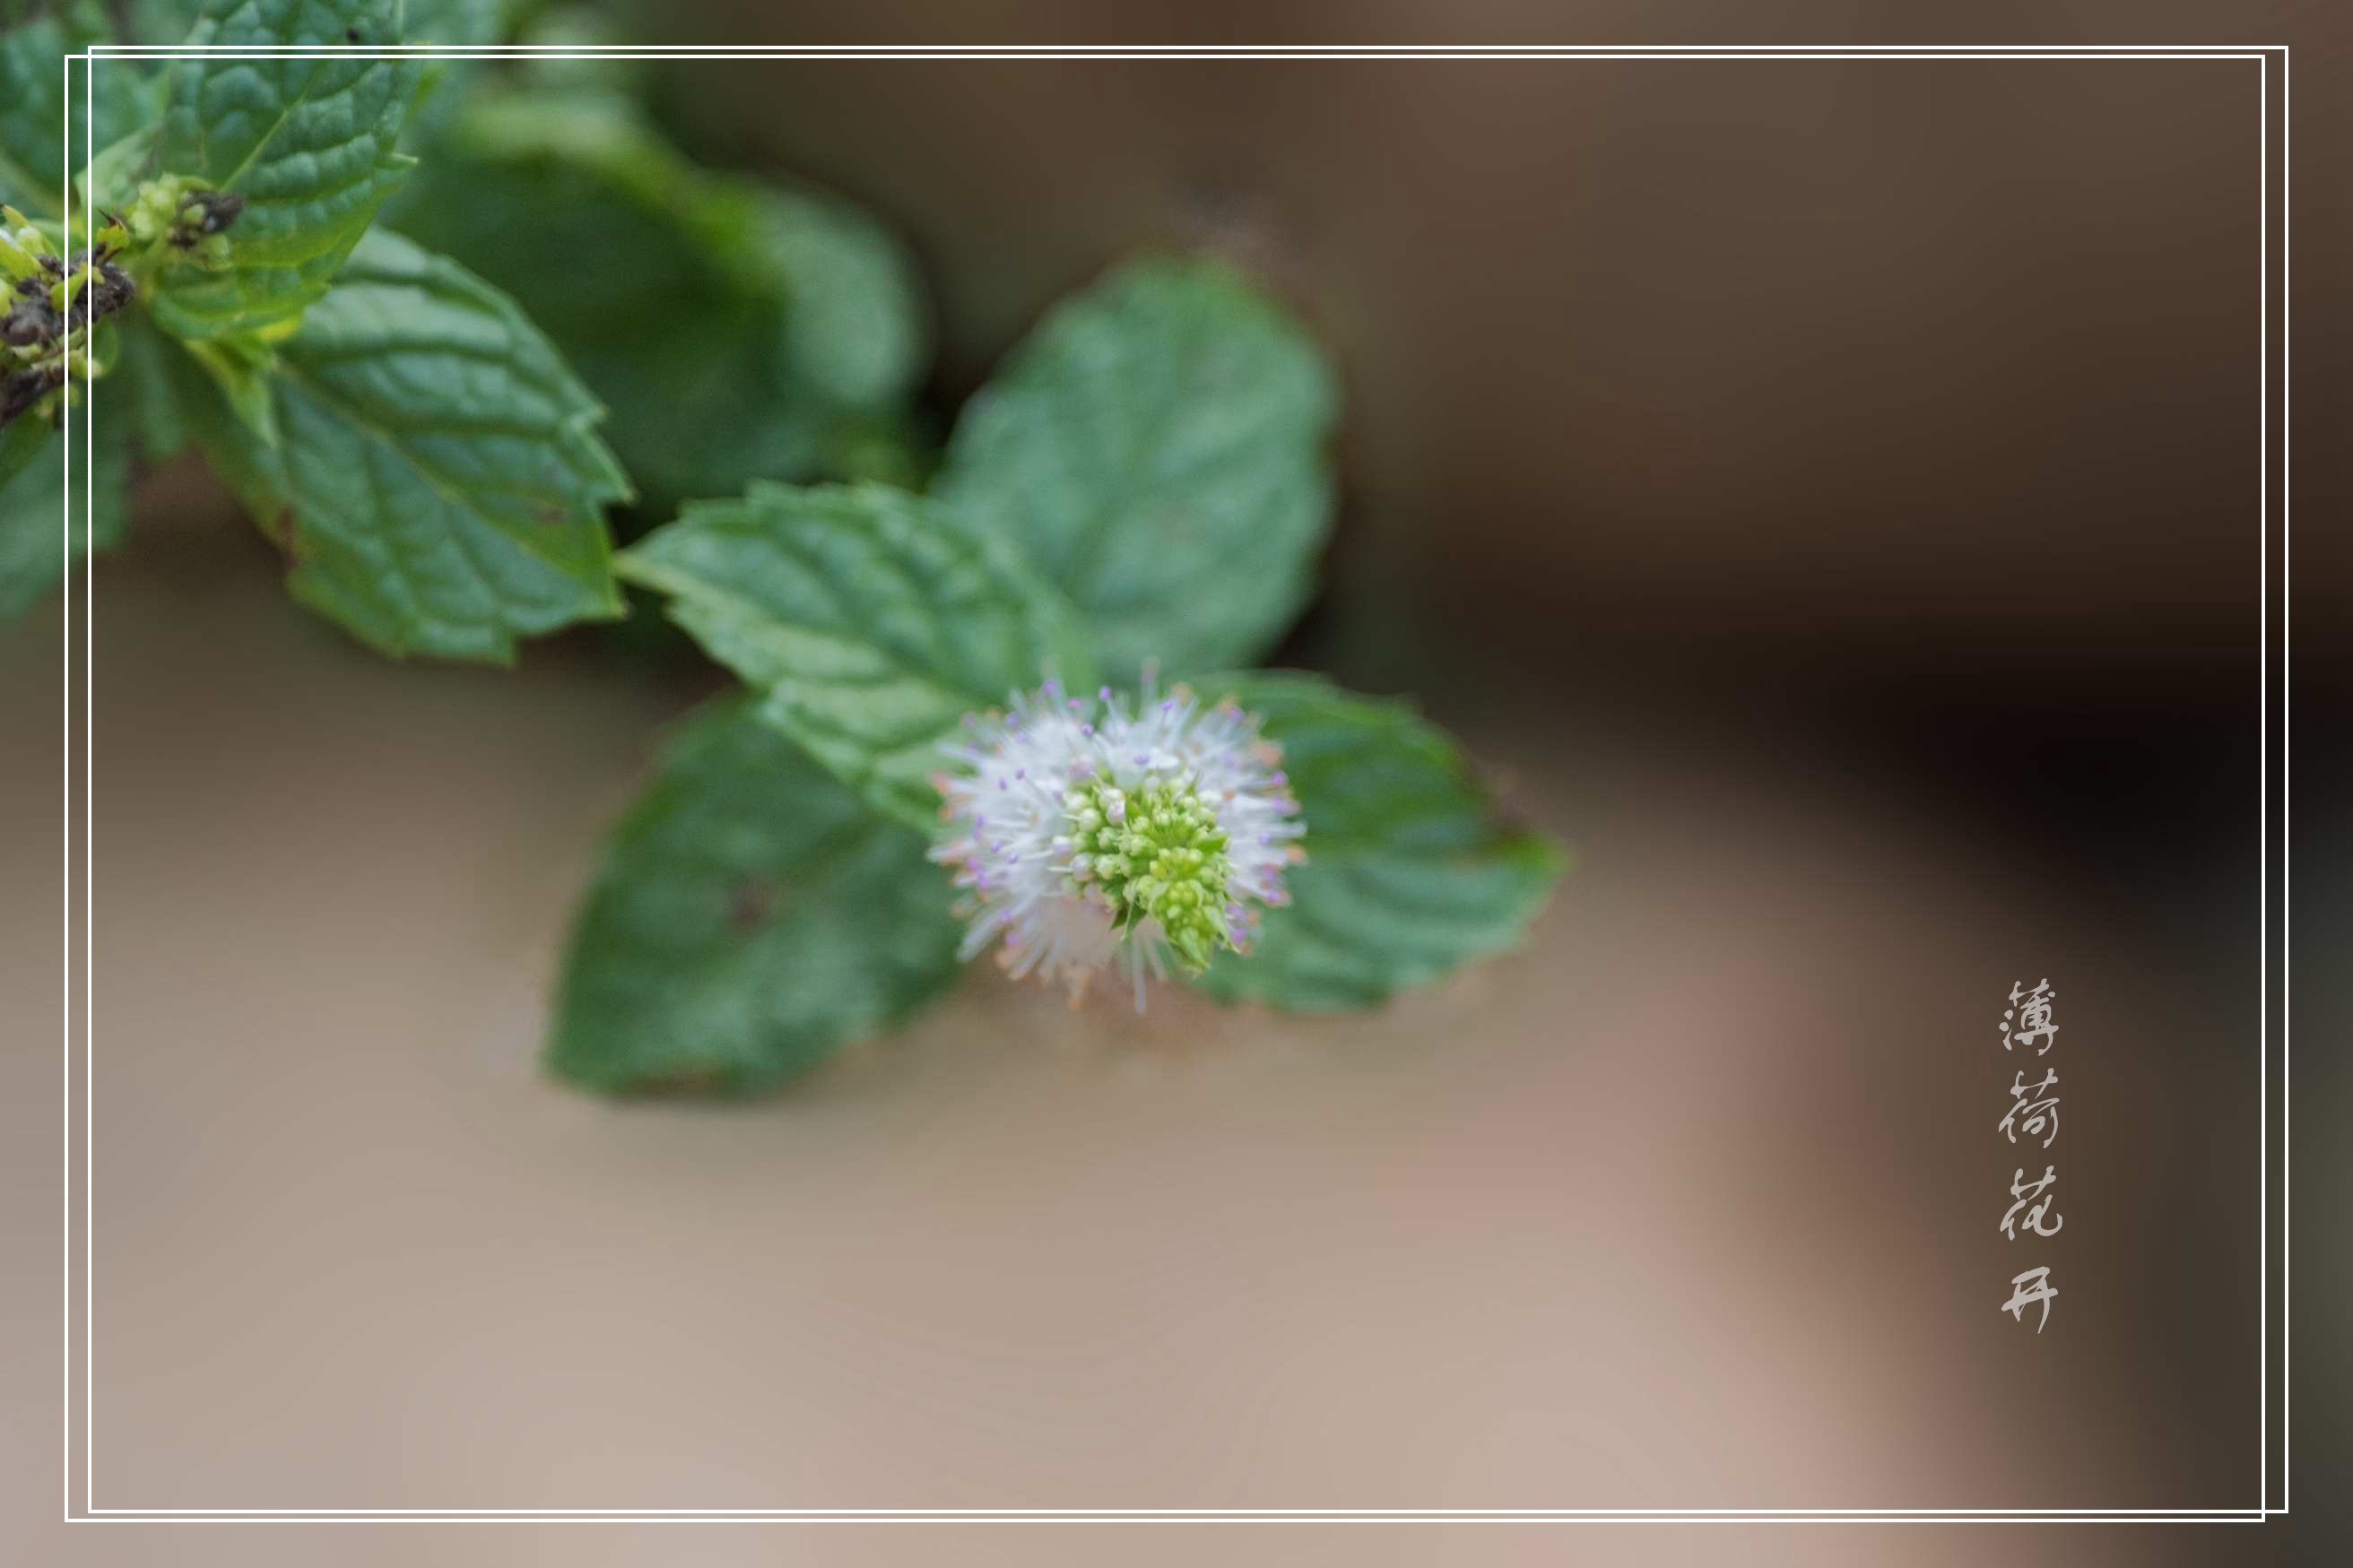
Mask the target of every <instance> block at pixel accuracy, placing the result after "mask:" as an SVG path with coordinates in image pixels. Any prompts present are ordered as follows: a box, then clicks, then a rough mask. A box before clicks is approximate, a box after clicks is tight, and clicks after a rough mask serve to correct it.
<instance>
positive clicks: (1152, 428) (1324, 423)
mask: <svg viewBox="0 0 2353 1568" xmlns="http://www.w3.org/2000/svg"><path fill="white" fill-rule="evenodd" d="M1336 401H1337V400H1336V394H1335V388H1334V384H1333V377H1332V374H1331V371H1330V370H1329V368H1328V367H1327V366H1326V365H1325V363H1324V359H1323V356H1322V355H1321V354H1320V353H1318V352H1317V350H1316V347H1315V345H1314V342H1312V341H1311V340H1309V339H1308V337H1307V336H1306V335H1305V334H1304V333H1303V332H1302V331H1300V330H1299V328H1298V327H1297V326H1296V325H1294V324H1293V322H1292V321H1290V319H1289V318H1288V317H1286V316H1285V315H1284V314H1283V313H1282V311H1281V310H1278V309H1277V308H1276V307H1275V306H1274V305H1272V304H1271V303H1270V302H1269V301H1268V300H1266V299H1265V298H1264V297H1263V296H1262V295H1261V294H1260V293H1259V292H1258V291H1257V290H1256V289H1253V288H1252V287H1251V286H1250V283H1249V282H1248V281H1247V280H1245V279H1243V278H1241V277H1240V275H1239V274H1237V273H1235V272H1232V271H1230V270H1229V269H1228V268H1224V267H1222V266H1219V265H1217V264H1215V263H1213V262H1208V261H1185V260H1175V259H1166V258H1155V259H1148V260H1145V261H1140V262H1135V263H1133V264H1131V265H1129V266H1127V267H1124V268H1121V269H1119V270H1118V271H1116V272H1114V273H1113V274H1112V275H1111V276H1110V277H1109V278H1107V279H1104V280H1103V282H1102V283H1100V284H1098V285H1096V286H1095V287H1094V288H1093V289H1090V290H1088V291H1087V292H1086V293H1085V294H1082V295H1081V296H1079V297H1078V298H1077V299H1075V300H1070V301H1068V302H1066V303H1064V304H1062V305H1060V306H1059V307H1057V308H1056V309H1055V310H1053V311H1052V312H1050V314H1049V315H1048V316H1047V318H1046V320H1045V321H1044V322H1043V323H1041V324H1040V325H1039V328H1038V330H1037V331H1036V332H1034V333H1033V334H1032V335H1031V336H1030V337H1029V341H1027V342H1024V343H1022V344H1021V345H1020V347H1018V349H1016V350H1015V351H1014V352H1013V354H1012V355H1011V357H1010V358H1009V359H1008V361H1007V363H1006V365H1005V367H1004V368H1003V369H1002V370H1001V371H1000V372H999V373H998V374H997V378H996V379H995V380H994V381H992V382H990V383H989V384H987V386H985V387H983V388H982V389H981V391H980V392H979V393H978V395H976V396H975V397H974V398H973V400H972V402H971V403H970V404H968V405H966V406H965V412H964V416H963V417H962V418H961V419H960V420H959V421H958V422H957V424H956V427H955V437H953V439H952V440H951V441H950V443H949V447H948V458H947V466H946V468H944V470H943V471H942V473H941V475H940V478H939V480H938V482H937V485H936V486H935V489H936V492H937V493H938V494H939V495H941V496H942V497H944V499H946V500H948V501H949V502H950V503H951V504H953V505H954V506H955V508H956V509H957V510H960V511H962V512H963V513H964V514H965V516H966V517H969V518H971V519H972V520H973V521H975V522H976V524H977V525H979V526H980V527H983V528H986V529H988V530H990V531H994V532H997V533H1000V534H1002V535H1004V536H1005V537H1006V538H1008V539H1010V540H1013V541H1014V542H1016V543H1018V545H1019V546H1020V547H1021V548H1022V549H1023V551H1024V552H1027V553H1028V554H1029V556H1030V558H1031V559H1032V560H1034V561H1036V562H1037V563H1038V564H1039V567H1040V568H1041V569H1042V570H1043V571H1044V572H1045V573H1046V574H1047V575H1048V576H1049V577H1050V578H1051V579H1052V580H1053V581H1054V582H1055V583H1056V584H1059V585H1060V587H1061V588H1062V589H1063V590H1064V591H1065V592H1066V593H1068V594H1069V595H1071V598H1072V599H1073V600H1074V601H1076V602H1077V604H1078V605H1079V607H1080V609H1081V610H1082V611H1083V612H1084V613H1085V615H1086V616H1087V619H1088V623H1089V625H1090V626H1092V628H1093V630H1094V633H1095V636H1096V639H1097V649H1098V651H1099V653H1100V654H1101V656H1102V658H1103V663H1104V666H1105V667H1106V668H1110V669H1113V670H1116V671H1126V670H1133V669H1134V668H1136V667H1137V666H1138V665H1140V664H1141V663H1142V662H1143V661H1144V660H1145V659H1146V658H1160V659H1162V660H1163V661H1165V662H1166V664H1167V665H1169V666H1170V667H1171V668H1179V669H1182V668H1197V669H1198V668H1215V667H1217V666H1220V665H1232V664H1245V663H1248V662H1250V660H1252V659H1255V658H1260V657H1261V656H1262V655H1263V654H1264V653H1265V652H1266V651H1267V649H1269V648H1270V647H1272V646H1273V645H1274V643H1275V642H1276V640H1277V639H1278V638H1280V637H1282V633H1283V630H1284V629H1285V628H1286V627H1287V626H1290V624H1291V622H1292V620H1293V618H1294V617H1295V616H1297V615H1298V613H1299V610H1300V608H1301V607H1302V606H1303V605H1304V604H1305V603H1306V601H1307V597H1308V595H1309V593H1310V592H1311V591H1312V589H1313V587H1314V574H1315V562H1316V556H1317V554H1318V552H1320V551H1321V549H1322V547H1323V543H1324V534H1325V532H1326V531H1327V529H1328V527H1329V524H1330V521H1331V515H1332V496H1333V489H1332V478H1331V471H1330V467H1329V464H1328V463H1327V461H1326V459H1325V455H1324V444H1325V442H1326V441H1327V439H1328V438H1329V437H1330V435H1331V431H1332V426H1333V421H1334V419H1335V414H1336Z"/></svg>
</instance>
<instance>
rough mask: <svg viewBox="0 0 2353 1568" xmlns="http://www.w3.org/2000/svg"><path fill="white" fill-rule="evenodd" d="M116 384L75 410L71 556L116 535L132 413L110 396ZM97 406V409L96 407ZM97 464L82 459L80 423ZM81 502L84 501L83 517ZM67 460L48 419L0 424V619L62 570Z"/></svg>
mask: <svg viewBox="0 0 2353 1568" xmlns="http://www.w3.org/2000/svg"><path fill="white" fill-rule="evenodd" d="M114 390H115V384H113V383H111V382H102V383H101V384H100V391H99V392H98V393H97V394H95V395H93V396H92V397H90V399H89V400H87V401H85V402H84V403H82V404H81V405H79V406H78V407H77V408H76V410H75V412H74V426H73V440H74V452H73V516H72V519H71V526H72V529H73V538H74V548H73V557H74V559H75V560H77V561H79V560H80V559H81V557H82V556H83V555H84V554H85V553H87V550H88V542H89V541H90V539H93V538H95V539H96V540H97V542H98V545H99V548H100V549H105V548H107V547H108V546H111V545H112V544H114V543H116V542H118V541H120V540H121V537H122V510H123V488H124V480H125V477H126V472H127V470H128V468H130V460H131V426H132V416H131V410H130V408H129V407H128V406H127V405H126V404H125V403H124V402H123V401H121V400H118V399H115V398H114V397H112V396H111V394H112V393H113V392H114ZM100 405H103V407H102V409H101V408H100ZM93 409H100V412H99V414H98V416H97V417H96V419H95V421H94V422H93V423H92V424H91V425H90V426H89V427H88V432H87V437H88V439H90V441H91V442H93V443H94V444H95V445H96V447H97V453H96V463H95V467H94V468H93V466H92V464H91V463H90V461H89V460H88V459H86V458H84V456H83V450H82V443H83V440H84V438H85V432H84V427H83V425H82V421H83V420H84V419H86V418H90V416H91V411H92V410H93ZM85 500H87V502H88V510H87V513H86V512H85ZM67 525H68V519H67V516H66V454H65V443H64V442H63V441H61V440H59V439H58V437H57V435H56V433H55V432H54V431H52V430H51V429H50V428H49V425H48V421H47V420H46V419H35V418H31V417H29V416H27V417H20V418H16V419H12V420H10V421H9V422H8V423H7V424H6V425H5V426H0V621H11V620H14V619H16V617H17V616H21V615H23V614H24V613H25V612H26V610H27V609H30V608H31V607H32V606H33V605H35V604H36V603H37V602H38V601H39V600H40V598H41V596H42V595H44V594H47V592H48V591H49V590H50V589H51V588H53V587H55V586H57V584H58V579H59V578H60V577H62V576H63V575H64V574H65V569H66V528H67Z"/></svg>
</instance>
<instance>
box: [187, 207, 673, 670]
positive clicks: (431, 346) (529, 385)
mask: <svg viewBox="0 0 2353 1568" xmlns="http://www.w3.org/2000/svg"><path fill="white" fill-rule="evenodd" d="M174 362H175V366H176V369H177V371H178V374H177V375H176V376H175V378H174V387H175V391H176V394H177V399H176V401H177V406H178V408H179V411H180V413H181V415H182V416H183V417H184V418H185V420H186V421H187V422H188V424H189V426H191V428H192V430H193V432H194V434H195V437H196V438H197V440H198V441H199V442H200V443H201V444H202V445H203V446H204V447H205V450H206V454H207V456H209V457H210V458H212V459H213V462H214V464H215V466H216V468H219V469H220V470H221V472H222V473H223V474H224V475H225V476H226V477H227V479H229V480H230V482H231V484H232V485H233V486H235V488H236V489H237V493H238V495H239V496H240V498H241V499H242V500H244V501H245V504H246V507H247V510H249V511H250V512H251V513H252V514H253V517H254V521H257V522H258V523H259V524H260V525H261V527H262V529H263V531H265V532H267V533H269V534H270V535H271V536H272V537H273V538H276V539H278V540H279V541H280V542H281V543H282V544H284V545H285V547H286V548H287V550H288V552H289V553H290V555H291V556H292V558H293V561H294V569H293V573H292V575H291V576H290V578H289V579H288V587H289V588H290V590H291V592H292V593H293V595H294V596H295V597H296V598H298V599H300V600H301V601H302V602H303V603H304V604H307V605H311V607H312V608H314V609H316V610H318V611H319V612H320V613H322V615H324V616H327V617H328V618H329V619H331V620H333V621H336V622H338V623H339V624H341V625H342V626H344V627H345V628H346V629H348V630H349V631H351V632H352V633H353V635H354V636H356V637H359V638H360V639H361V640H362V641H364V642H365V643H367V644H369V645H370V646H371V647H376V648H379V649H381V650H383V651H384V652H385V653H388V654H394V655H401V654H406V653H412V652H414V653H424V654H431V655H434V656H437V657H439V658H470V659H489V660H495V661H501V662H503V661H505V660H508V659H510V658H512V657H513V653H514V643H515V639H516V638H517V637H529V636H533V635H536V634H538V633H542V632H546V631H551V630H553V629H554V628H555V627H557V626H564V625H565V624H567V623H569V622H573V621H578V620H595V619H606V618H610V617H613V616H618V615H619V614H620V613H621V609H622V605H621V601H620V595H619V593H618V591H617V589H616V587H615V586H614V584H613V581H612V574H611V563H610V544H609V542H607V537H606V532H605V524H604V521H603V517H602V509H603V508H604V507H605V506H606V505H607V504H609V503H611V502H614V501H617V500H622V499H624V498H625V497H626V496H627V494H628V481H627V480H626V479H623V477H622V475H621V470H620V468H619V467H618V465H617V464H616V463H615V462H614V460H613V456H612V454H611V453H610V452H608V451H607V450H606V448H605V446H604V444H603V443H602V442H601V441H599V440H598V439H597V438H596V434H595V432H594V428H593V427H594V426H595V425H596V422H597V420H598V419H599V418H601V417H602V411H601V410H600V409H599V408H598V407H597V405H596V400H595V399H594V398H592V397H590V396H589V395H588V393H587V390H586V388H585V387H583V386H581V385H580V384H579V383H578V382H577V381H576V380H575V379H574V377H573V375H572V373H571V372H570V371H569V370H568V369H566V368H565V363H564V361H563V360H562V358H560V357H559V356H558V355H557V353H555V351H554V348H553V347H551V346H550V345H549V343H548V342H547V340H546V339H544V338H543V337H542V336H540V334H539V332H538V331H536V330H535V329H534V328H533V326H532V324H531V323H530V322H529V321H526V320H524V318H523V315H522V311H520V310H517V309H515V306H514V303H513V301H512V300H509V299H507V298H506V296H504V295H503V294H501V293H499V292H498V291H497V290H496V289H492V288H491V287H490V286H489V285H488V284H486V283H484V282H482V281H481V279H478V278H475V277H474V276H472V275H471V274H470V273H468V272H467V271H466V270H465V269H464V268H460V267H459V266H457V265H456V264H455V263H453V262H450V261H448V260H445V259H443V258H438V257H435V256H431V255H428V254H427V252H425V251H423V250H420V249H418V248H417V247H416V246H414V245H411V244H410V243H408V241H406V240H405V239H401V238H399V237H396V236H394V235H391V234H386V233H384V232H381V231H379V232H377V233H375V234H371V235H369V236H368V237H367V238H366V239H365V240H364V242H362V244H361V245H360V247H359V248H358V249H357V250H355V251H354V252H353V254H352V258H351V260H350V262H349V263H348V264H346V265H345V267H344V268H343V272H342V274H341V276H340V277H339V278H338V279H336V282H335V287H334V289H333V290H332V292H330V293H329V294H328V295H327V296H326V298H324V299H323V300H320V301H319V303H318V304H316V305H314V306H312V307H311V310H310V312H309V313H308V314H307V315H305V316H304V317H303V319H302V325H301V331H297V332H296V333H295V334H294V336H293V337H291V338H290V339H289V340H288V341H287V342H284V343H282V344H280V346H279V348H278V351H277V357H276V361H275V368H274V372H273V373H272V374H269V376H268V377H267V378H266V380H265V381H264V382H263V386H264V388H265V389H266V391H267V393H268V394H269V398H270V401H271V404H272V408H271V411H270V421H269V427H270V428H274V429H275V430H276V431H277V432H278V440H277V441H276V443H275V444H272V443H271V442H269V440H268V439H266V438H265V437H264V435H263V434H262V433H261V432H260V431H259V430H258V429H257V428H256V427H255V426H254V424H253V423H251V422H249V421H248V419H244V418H239V417H237V416H236V415H235V414H233V413H232V412H231V411H230V409H229V406H228V404H227V400H226V398H225V397H224V396H223V395H221V394H220V392H219V391H218V389H217V388H216V387H215V386H213V385H211V384H208V383H207V381H206V378H205V377H203V376H201V375H198V374H195V365H194V363H193V362H192V361H190V360H189V359H188V357H187V356H186V355H185V353H182V354H177V355H175V356H174Z"/></svg>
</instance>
